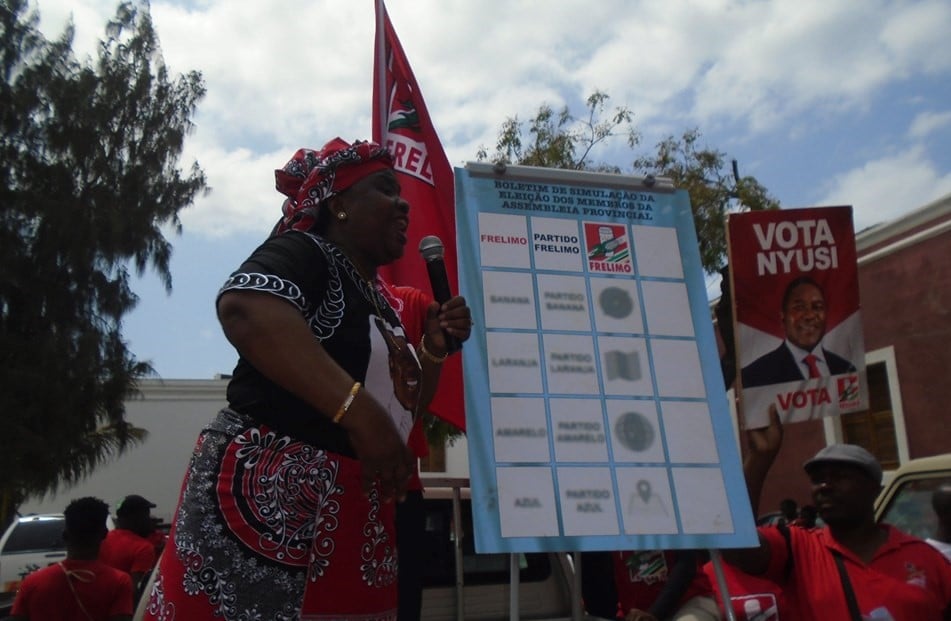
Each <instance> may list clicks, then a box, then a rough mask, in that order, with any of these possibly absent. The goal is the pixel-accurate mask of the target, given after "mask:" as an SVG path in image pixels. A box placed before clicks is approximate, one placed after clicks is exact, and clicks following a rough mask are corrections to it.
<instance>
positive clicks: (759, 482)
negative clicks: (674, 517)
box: [722, 405, 783, 575]
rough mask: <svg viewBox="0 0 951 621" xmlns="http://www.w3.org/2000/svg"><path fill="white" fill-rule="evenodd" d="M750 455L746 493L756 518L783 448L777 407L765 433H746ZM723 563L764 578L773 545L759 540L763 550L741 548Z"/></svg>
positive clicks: (726, 552)
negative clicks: (770, 473) (761, 498)
mask: <svg viewBox="0 0 951 621" xmlns="http://www.w3.org/2000/svg"><path fill="white" fill-rule="evenodd" d="M746 437H747V443H748V446H749V451H748V452H747V455H746V459H745V460H744V461H743V475H744V477H745V478H746V489H747V493H748V494H749V496H750V506H751V507H752V508H753V514H754V516H755V515H756V512H757V510H758V509H759V501H760V496H761V494H762V492H763V484H764V483H765V481H766V475H767V474H768V473H769V469H770V467H771V466H772V465H773V462H774V461H775V460H776V456H777V455H778V454H779V449H780V448H781V447H782V444H783V426H782V423H781V422H780V420H779V414H778V412H777V411H776V406H775V405H770V406H769V426H768V427H763V428H761V429H750V430H748V431H747V432H746ZM722 555H723V560H725V561H726V562H727V563H730V564H731V565H735V566H736V567H739V568H740V569H742V570H743V571H745V572H746V573H748V574H753V575H761V574H763V573H765V572H766V569H767V568H768V567H769V561H770V556H771V555H770V549H769V545H768V544H767V543H766V541H765V540H764V539H763V537H762V535H760V536H759V546H758V547H755V548H738V549H725V550H722Z"/></svg>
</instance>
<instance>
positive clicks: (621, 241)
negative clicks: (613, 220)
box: [584, 222, 634, 274]
mask: <svg viewBox="0 0 951 621" xmlns="http://www.w3.org/2000/svg"><path fill="white" fill-rule="evenodd" d="M584 241H585V250H586V251H587V255H588V270H589V271H591V272H599V273H604V274H630V273H632V272H633V271H634V267H633V265H632V264H631V243H630V240H629V238H628V233H627V227H626V226H624V225H623V224H605V223H603V222H585V223H584Z"/></svg>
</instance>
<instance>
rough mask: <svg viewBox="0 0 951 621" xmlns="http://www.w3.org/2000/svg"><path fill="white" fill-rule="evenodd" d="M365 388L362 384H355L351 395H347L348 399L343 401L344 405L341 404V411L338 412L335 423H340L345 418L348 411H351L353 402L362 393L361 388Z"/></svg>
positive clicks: (335, 415) (351, 389)
mask: <svg viewBox="0 0 951 621" xmlns="http://www.w3.org/2000/svg"><path fill="white" fill-rule="evenodd" d="M362 386H363V384H361V383H360V382H354V383H353V386H352V387H351V388H350V394H349V395H347V398H346V399H344V400H343V403H342V404H340V409H339V410H337V413H336V414H334V419H333V420H334V422H335V423H339V422H340V419H341V418H343V416H344V414H346V413H347V410H349V409H350V406H351V404H353V400H354V399H355V398H356V396H357V393H358V392H360V388H361V387H362Z"/></svg>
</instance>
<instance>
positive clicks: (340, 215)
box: [337, 211, 347, 220]
mask: <svg viewBox="0 0 951 621" xmlns="http://www.w3.org/2000/svg"><path fill="white" fill-rule="evenodd" d="M337 219H338V220H346V219H347V212H345V211H338V212H337Z"/></svg>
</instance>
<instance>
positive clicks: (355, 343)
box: [218, 231, 400, 457]
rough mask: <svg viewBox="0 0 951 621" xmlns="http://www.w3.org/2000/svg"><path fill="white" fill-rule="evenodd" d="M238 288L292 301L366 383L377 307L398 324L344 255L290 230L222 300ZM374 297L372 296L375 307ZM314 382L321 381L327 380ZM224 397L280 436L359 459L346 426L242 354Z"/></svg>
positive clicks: (231, 282)
mask: <svg viewBox="0 0 951 621" xmlns="http://www.w3.org/2000/svg"><path fill="white" fill-rule="evenodd" d="M235 290H243V291H260V292H263V293H270V294H271V295H276V296H278V297H281V298H283V299H285V300H287V301H288V302H289V303H290V304H293V305H294V306H295V307H296V308H297V309H298V310H299V311H300V312H301V314H302V315H303V316H304V319H305V320H306V321H307V323H308V324H309V325H310V329H311V332H312V333H313V335H314V337H315V338H316V339H317V340H318V341H319V342H320V344H321V345H322V346H323V347H324V349H325V350H326V351H327V353H328V354H330V357H331V358H333V359H334V360H335V361H336V362H337V363H338V364H339V365H340V366H341V367H343V368H344V369H345V370H346V371H347V373H349V374H350V375H351V377H353V378H354V379H355V380H356V381H359V382H362V383H364V384H366V373H367V366H368V364H369V362H370V354H371V342H372V339H371V338H370V325H371V323H370V317H371V315H372V316H375V315H376V314H377V310H376V309H377V308H379V309H380V311H381V312H382V313H384V314H385V315H386V316H387V317H386V319H387V321H388V322H389V323H390V324H392V325H395V326H399V325H400V324H399V319H398V318H397V316H396V314H395V313H394V312H393V310H392V309H391V308H390V306H389V304H387V302H386V300H385V299H384V298H383V297H382V296H380V295H379V293H378V292H377V291H376V289H375V288H373V289H371V287H370V286H369V285H368V284H367V283H366V282H365V281H364V280H363V279H362V278H361V277H360V275H359V273H358V272H357V271H356V269H355V268H354V266H353V264H352V263H350V261H349V260H348V259H347V258H346V257H345V256H344V255H343V253H341V252H340V251H339V250H338V249H337V248H336V246H334V245H332V244H330V243H329V242H327V241H326V240H324V239H322V238H320V237H317V236H315V235H311V234H309V233H301V232H299V231H290V232H288V233H284V234H283V235H279V236H277V237H272V238H270V239H268V240H267V241H265V242H264V243H263V244H261V246H259V247H258V248H257V249H256V250H255V251H254V252H253V253H252V254H251V256H250V257H249V258H248V259H247V260H246V261H245V262H244V263H243V264H242V265H241V267H240V268H238V270H237V271H236V272H234V273H233V274H232V275H231V277H230V278H228V280H227V282H225V284H224V286H222V288H221V291H219V293H218V295H219V297H220V296H221V294H222V293H224V292H226V291H235ZM370 296H374V298H375V302H376V305H375V306H374V304H373V303H372V302H371V301H370ZM314 381H315V382H318V383H319V382H321V381H322V378H320V377H315V378H314ZM389 391H390V392H392V385H391V386H389ZM227 397H228V404H229V407H231V408H232V409H233V410H235V411H237V412H241V413H243V414H247V415H249V416H251V417H252V418H254V419H255V420H256V421H257V422H259V423H261V424H264V425H267V426H268V427H270V428H272V429H274V430H275V431H277V432H279V433H282V434H286V435H288V436H291V437H292V438H294V439H296V440H301V441H304V442H307V443H309V444H313V445H314V446H316V447H318V448H323V449H327V450H330V451H333V452H335V453H341V454H343V455H347V456H350V457H353V456H355V455H354V451H353V448H352V447H351V446H350V442H349V440H348V436H347V433H346V431H345V430H344V429H343V428H341V427H340V426H339V425H336V424H334V423H333V421H331V419H330V418H328V417H327V416H326V415H324V414H322V413H320V412H318V411H316V410H315V409H313V408H312V407H311V406H310V405H308V404H307V403H306V402H304V401H303V400H301V399H299V398H298V397H296V396H294V395H293V394H291V393H290V392H288V391H287V390H285V389H283V388H281V387H280V386H279V385H277V384H276V383H274V382H272V381H271V380H269V379H268V378H266V377H265V376H264V375H263V374H261V372H260V371H258V370H257V369H256V368H254V367H253V366H252V365H251V364H250V363H249V362H248V361H247V360H245V359H244V358H243V357H241V358H239V359H238V364H237V366H236V367H235V369H234V374H233V376H232V379H231V381H230V383H229V384H228V392H227Z"/></svg>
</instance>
